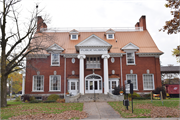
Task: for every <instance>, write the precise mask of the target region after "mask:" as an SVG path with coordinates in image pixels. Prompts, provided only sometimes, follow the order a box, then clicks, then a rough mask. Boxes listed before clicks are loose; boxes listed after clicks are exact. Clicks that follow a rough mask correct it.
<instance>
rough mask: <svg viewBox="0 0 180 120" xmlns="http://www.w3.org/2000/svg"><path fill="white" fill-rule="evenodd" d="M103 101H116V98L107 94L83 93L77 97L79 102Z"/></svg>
mask: <svg viewBox="0 0 180 120" xmlns="http://www.w3.org/2000/svg"><path fill="white" fill-rule="evenodd" d="M102 101H116V100H115V99H112V98H110V97H109V96H108V95H105V94H99V93H96V94H95V95H94V94H85V95H81V97H80V98H78V99H77V102H102Z"/></svg>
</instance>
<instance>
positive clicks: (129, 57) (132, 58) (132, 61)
mask: <svg viewBox="0 0 180 120" xmlns="http://www.w3.org/2000/svg"><path fill="white" fill-rule="evenodd" d="M126 61H127V64H128V65H131V64H132V65H133V64H135V56H134V52H131V53H126Z"/></svg>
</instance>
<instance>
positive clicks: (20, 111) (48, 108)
mask: <svg viewBox="0 0 180 120" xmlns="http://www.w3.org/2000/svg"><path fill="white" fill-rule="evenodd" d="M8 105H9V106H7V107H5V108H1V119H8V118H10V117H12V116H19V115H29V114H38V113H54V114H56V113H57V114H58V113H62V112H64V111H69V110H79V111H82V110H83V103H21V102H15V101H14V102H13V101H8Z"/></svg>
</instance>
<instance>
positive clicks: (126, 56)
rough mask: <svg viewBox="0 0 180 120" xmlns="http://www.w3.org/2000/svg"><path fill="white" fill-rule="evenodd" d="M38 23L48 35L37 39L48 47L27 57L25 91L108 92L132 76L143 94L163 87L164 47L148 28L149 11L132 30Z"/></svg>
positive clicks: (47, 93) (42, 92) (46, 92)
mask: <svg viewBox="0 0 180 120" xmlns="http://www.w3.org/2000/svg"><path fill="white" fill-rule="evenodd" d="M41 21H43V19H42V18H41V17H38V23H40V22H41ZM38 26H41V28H40V29H37V32H36V34H35V36H43V37H42V39H40V38H38V39H37V40H33V41H32V44H36V42H37V41H38V43H40V42H41V44H42V45H43V46H44V47H45V49H44V50H42V51H39V52H38V53H31V54H29V55H28V56H27V69H26V81H25V94H29V95H35V96H43V95H50V94H60V95H64V94H65V93H66V92H70V93H72V94H74V95H76V94H77V93H81V94H82V95H83V94H88V93H94V92H95V93H104V94H107V93H108V92H112V90H113V89H114V87H115V86H118V85H120V87H124V81H125V80H127V79H128V80H129V79H130V80H131V81H132V82H133V86H134V91H135V92H137V93H149V92H150V91H152V90H154V89H155V88H156V87H158V86H161V72H160V61H159V56H160V55H161V54H163V52H162V51H160V50H159V49H158V48H157V46H156V44H155V43H154V41H153V39H152V37H151V36H150V34H149V32H148V30H147V29H146V18H145V16H142V17H141V18H140V19H139V22H137V23H136V25H135V27H134V28H127V29H122V28H76V29H73V28H67V29H63V28H62V29H59V30H50V29H47V26H46V24H45V23H43V25H40V24H38ZM30 65H31V66H33V67H28V66H30Z"/></svg>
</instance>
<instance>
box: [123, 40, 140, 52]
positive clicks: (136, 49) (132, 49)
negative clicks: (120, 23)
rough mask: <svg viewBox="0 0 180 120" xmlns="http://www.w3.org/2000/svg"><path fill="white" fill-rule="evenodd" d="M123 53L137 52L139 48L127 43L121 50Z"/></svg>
mask: <svg viewBox="0 0 180 120" xmlns="http://www.w3.org/2000/svg"><path fill="white" fill-rule="evenodd" d="M121 49H122V50H123V51H127V50H131V51H138V50H139V47H137V46H136V45H134V44H133V43H131V42H130V43H128V44H127V45H125V46H124V47H123V48H121Z"/></svg>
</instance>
